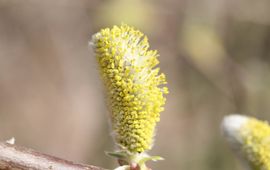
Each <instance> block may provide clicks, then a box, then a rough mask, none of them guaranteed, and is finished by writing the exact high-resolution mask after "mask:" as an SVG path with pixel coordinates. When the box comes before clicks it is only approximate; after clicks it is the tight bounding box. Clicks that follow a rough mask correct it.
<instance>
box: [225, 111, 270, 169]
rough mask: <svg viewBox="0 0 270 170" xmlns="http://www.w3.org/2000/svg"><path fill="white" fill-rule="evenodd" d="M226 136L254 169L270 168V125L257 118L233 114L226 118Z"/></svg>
mask: <svg viewBox="0 0 270 170" xmlns="http://www.w3.org/2000/svg"><path fill="white" fill-rule="evenodd" d="M222 127H223V131H224V133H225V137H226V138H227V140H228V141H229V143H230V144H231V145H232V147H233V148H234V149H236V150H237V151H240V152H241V155H242V157H243V158H245V159H246V161H247V162H248V165H250V166H251V168H252V169H256V170H257V169H258V170H270V127H269V124H268V123H267V122H263V121H259V120H257V119H255V118H251V117H247V116H241V115H231V116H228V117H226V118H225V119H224V121H223V124H222Z"/></svg>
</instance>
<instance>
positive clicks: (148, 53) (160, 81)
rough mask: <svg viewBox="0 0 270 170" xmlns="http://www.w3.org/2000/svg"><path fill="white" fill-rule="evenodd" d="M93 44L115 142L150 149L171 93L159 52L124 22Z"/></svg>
mask: <svg viewBox="0 0 270 170" xmlns="http://www.w3.org/2000/svg"><path fill="white" fill-rule="evenodd" d="M91 43H92V45H93V48H94V51H95V53H96V58H97V60H98V63H99V68H100V72H101V75H102V78H103V80H104V84H105V86H106V89H107V94H108V102H109V108H110V111H111V119H112V128H113V133H114V138H115V141H116V143H117V144H118V145H120V146H121V149H126V150H127V151H129V152H130V153H142V152H144V151H146V150H149V149H151V147H152V145H153V136H154V131H155V126H156V123H157V122H158V121H159V117H160V112H161V111H163V110H164V108H163V106H164V104H165V98H164V94H166V93H168V89H167V88H166V87H160V86H161V85H164V84H166V80H165V75H164V74H162V73H161V74H160V73H159V68H155V67H156V65H157V64H158V63H159V62H158V60H157V57H158V54H157V51H154V50H149V49H148V48H149V44H148V40H147V37H146V36H144V35H143V33H141V32H140V31H138V30H135V29H134V28H133V27H130V26H128V25H125V24H122V25H121V26H119V27H118V26H114V27H113V28H112V29H109V28H105V29H102V30H101V31H100V32H98V33H96V34H94V35H93V37H92V42H91Z"/></svg>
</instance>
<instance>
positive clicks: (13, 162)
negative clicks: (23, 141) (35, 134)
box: [0, 143, 105, 170]
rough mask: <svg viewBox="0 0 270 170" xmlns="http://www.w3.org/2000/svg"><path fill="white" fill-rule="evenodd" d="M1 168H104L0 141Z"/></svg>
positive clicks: (42, 169) (4, 169) (18, 169)
mask: <svg viewBox="0 0 270 170" xmlns="http://www.w3.org/2000/svg"><path fill="white" fill-rule="evenodd" d="M0 169H1V170H29V169H30V170H105V169H103V168H100V167H95V166H92V165H83V164H76V163H73V162H71V161H67V160H63V159H60V158H57V157H54V156H50V155H46V154H43V153H39V152H36V151H34V150H32V149H29V148H24V147H19V146H15V145H11V144H8V143H0Z"/></svg>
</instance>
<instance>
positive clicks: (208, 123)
mask: <svg viewBox="0 0 270 170" xmlns="http://www.w3.org/2000/svg"><path fill="white" fill-rule="evenodd" d="M121 22H125V23H128V24H130V25H133V26H135V27H136V28H138V29H140V30H141V31H142V32H144V33H145V34H146V35H147V36H148V38H149V41H150V44H151V48H152V49H158V51H159V53H160V58H159V59H160V67H161V70H162V72H165V74H166V75H167V80H168V87H169V90H170V94H169V95H167V99H168V100H167V104H166V109H165V111H164V112H162V113H161V122H160V123H159V124H158V129H157V132H158V133H157V136H156V142H155V146H154V148H153V150H152V151H151V152H150V154H152V155H161V156H163V157H164V158H165V159H166V160H165V161H160V162H158V163H155V164H152V165H151V166H152V168H153V169H155V170H165V169H166V170H167V169H177V170H178V169H179V170H181V169H182V170H198V169H199V170H240V169H241V165H240V164H239V163H238V161H237V160H236V159H235V157H234V155H233V154H232V153H231V151H230V149H229V148H228V146H227V145H226V143H225V142H224V141H223V138H222V136H221V133H220V128H219V127H220V122H221V120H222V118H223V116H224V115H227V114H230V113H241V114H248V115H253V116H256V117H258V118H261V119H265V120H270V114H269V113H270V1H268V0H258V1H254V0H204V1H201V0H76V1H74V0H58V1H54V0H46V1H36V0H24V1H22V0H0V139H1V140H2V141H4V140H7V139H9V138H11V137H13V136H14V137H15V138H16V142H17V144H18V145H23V146H26V147H31V148H34V149H36V150H39V151H41V152H45V153H47V154H52V155H55V156H58V157H62V158H65V159H69V160H73V161H77V162H82V163H87V164H93V165H97V166H102V167H105V168H113V167H115V166H116V163H115V161H114V160H113V159H111V158H109V157H107V156H105V154H104V151H112V150H113V149H114V147H113V144H112V139H111V137H110V131H109V126H108V118H107V117H108V112H107V109H106V104H105V101H104V90H103V85H102V82H101V81H100V78H99V72H98V70H97V64H96V60H95V57H94V55H93V52H92V50H91V49H90V48H89V47H88V41H89V40H90V38H91V35H92V34H93V33H95V32H97V31H98V30H99V29H101V28H103V27H111V26H113V25H114V24H117V25H119V24H120V23H121Z"/></svg>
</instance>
